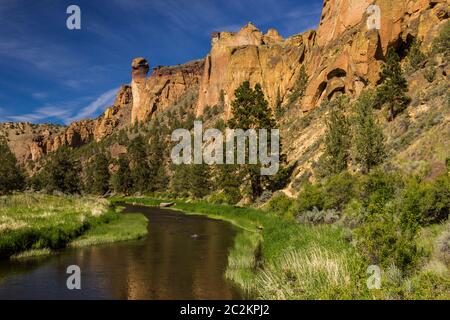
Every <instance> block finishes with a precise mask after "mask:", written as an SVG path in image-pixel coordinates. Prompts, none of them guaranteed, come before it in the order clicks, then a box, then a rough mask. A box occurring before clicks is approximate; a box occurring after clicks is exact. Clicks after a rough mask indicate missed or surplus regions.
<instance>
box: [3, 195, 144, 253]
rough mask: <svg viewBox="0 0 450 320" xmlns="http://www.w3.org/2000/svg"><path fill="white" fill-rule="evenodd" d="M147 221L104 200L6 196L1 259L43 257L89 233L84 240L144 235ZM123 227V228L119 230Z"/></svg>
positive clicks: (111, 239) (93, 241) (74, 197)
mask: <svg viewBox="0 0 450 320" xmlns="http://www.w3.org/2000/svg"><path fill="white" fill-rule="evenodd" d="M144 220H145V218H144V217H143V216H142V217H140V218H138V217H137V216H134V217H130V218H125V217H124V216H122V215H121V214H119V213H118V212H117V211H115V210H113V209H112V208H111V207H110V205H109V203H108V201H106V200H104V199H96V198H89V197H87V198H81V197H76V196H50V195H41V194H16V195H12V196H3V197H0V258H9V257H11V256H15V257H16V258H21V257H31V256H34V255H41V256H42V255H43V254H47V253H49V252H50V251H51V250H57V249H61V248H65V247H66V246H67V245H68V244H69V243H70V242H72V241H73V240H75V239H77V238H78V237H80V236H82V235H84V234H85V233H86V232H89V234H91V236H92V237H91V240H90V241H87V240H85V243H95V241H99V242H100V241H101V238H102V239H103V241H106V240H108V241H113V240H114V239H116V240H117V241H120V240H123V239H126V240H128V239H130V238H131V237H132V236H133V235H134V236H136V237H138V236H139V237H141V236H142V229H143V226H144V223H145V225H146V221H145V222H144ZM138 225H139V226H138ZM120 226H121V227H123V228H124V229H123V230H120V232H119V231H118V230H117V229H118V228H119V227H120ZM108 227H109V228H108ZM125 228H130V230H128V229H125ZM108 231H110V232H111V236H109V237H108V235H107V232H108ZM86 239H87V238H86Z"/></svg>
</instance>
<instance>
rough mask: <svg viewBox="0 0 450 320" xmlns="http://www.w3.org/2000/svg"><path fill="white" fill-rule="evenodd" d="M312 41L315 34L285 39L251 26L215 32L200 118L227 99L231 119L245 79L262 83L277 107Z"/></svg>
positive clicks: (199, 107) (200, 99)
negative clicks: (204, 112) (236, 92)
mask: <svg viewBox="0 0 450 320" xmlns="http://www.w3.org/2000/svg"><path fill="white" fill-rule="evenodd" d="M313 41H314V33H313V32H308V33H305V34H303V35H298V36H296V37H295V38H291V39H287V40H284V39H283V38H282V37H281V36H280V35H279V34H278V32H277V31H276V30H273V29H271V30H269V31H268V32H267V33H266V34H263V33H262V32H261V31H260V30H258V29H257V28H256V27H255V26H254V25H253V24H251V23H249V24H247V25H246V26H245V27H244V28H242V29H241V30H240V31H239V32H237V33H232V32H220V33H213V35H212V44H211V46H212V48H211V52H210V54H209V55H208V56H207V58H206V62H205V71H204V72H203V78H202V81H201V85H200V89H199V101H198V107H197V115H201V114H202V113H203V110H204V108H205V107H206V106H213V105H216V104H217V103H218V102H219V100H220V99H224V102H225V107H226V109H225V113H226V116H229V113H230V102H231V101H232V100H233V98H234V91H235V90H236V89H237V88H238V86H239V85H241V84H242V82H244V81H246V80H249V81H250V82H251V84H252V85H254V84H256V83H260V84H261V85H262V88H263V90H264V92H265V93H266V96H267V99H268V100H269V101H270V104H271V105H274V104H275V101H276V100H277V99H278V98H281V99H283V98H284V97H286V96H287V95H288V94H289V91H290V90H291V89H292V88H293V86H294V83H295V81H296V79H297V75H298V72H299V70H300V66H301V64H302V63H303V61H304V59H305V56H306V54H307V51H308V50H309V48H310V47H311V46H312V43H313Z"/></svg>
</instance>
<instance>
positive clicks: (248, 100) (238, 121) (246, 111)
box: [228, 81, 276, 200]
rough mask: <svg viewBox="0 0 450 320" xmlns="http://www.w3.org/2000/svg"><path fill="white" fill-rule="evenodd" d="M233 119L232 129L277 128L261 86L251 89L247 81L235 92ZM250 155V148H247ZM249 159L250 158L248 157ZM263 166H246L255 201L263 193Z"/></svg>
mask: <svg viewBox="0 0 450 320" xmlns="http://www.w3.org/2000/svg"><path fill="white" fill-rule="evenodd" d="M231 111H232V114H233V116H232V118H231V119H230V120H229V121H228V126H229V127H230V128H231V129H242V130H248V129H255V130H257V131H258V130H259V129H267V130H270V129H274V128H275V127H276V123H275V120H274V118H273V116H272V111H271V109H270V108H269V103H268V102H267V100H266V98H265V96H264V92H263V91H262V88H261V85H260V84H256V85H255V88H254V89H252V88H251V87H250V82H249V81H245V82H244V83H243V84H242V85H241V86H240V87H239V88H237V89H236V91H235V99H234V101H233V102H232V103H231ZM245 154H246V155H248V146H247V147H246V153H245ZM247 158H248V157H247ZM260 169H261V165H260V164H256V165H244V166H243V167H242V170H244V173H245V174H244V176H246V177H247V179H248V180H249V183H250V186H251V193H252V194H251V196H252V199H253V200H255V199H256V198H257V197H259V196H260V195H261V193H262V191H263V180H265V178H264V177H262V176H261V174H260Z"/></svg>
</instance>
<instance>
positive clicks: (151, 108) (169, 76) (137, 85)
mask: <svg viewBox="0 0 450 320" xmlns="http://www.w3.org/2000/svg"><path fill="white" fill-rule="evenodd" d="M135 61H136V60H135ZM140 63H143V64H144V65H145V63H144V62H142V61H141V62H140ZM133 65H134V63H133ZM203 65H204V60H198V61H193V62H189V63H186V64H184V65H179V66H174V67H157V68H154V69H153V72H152V74H151V75H150V77H149V78H148V79H146V70H145V68H144V69H142V68H141V69H140V71H139V72H138V71H135V68H134V67H133V81H132V84H131V87H132V93H133V108H132V116H131V122H132V123H137V122H145V121H147V120H149V119H150V117H151V116H152V114H153V113H154V112H156V111H157V110H164V109H165V108H167V107H168V106H171V105H172V104H174V103H176V102H177V101H178V100H179V99H180V98H181V97H182V96H183V95H184V94H185V93H186V92H187V90H189V89H190V88H193V87H195V86H198V84H199V82H200V79H201V76H202V73H203ZM144 73H145V75H144Z"/></svg>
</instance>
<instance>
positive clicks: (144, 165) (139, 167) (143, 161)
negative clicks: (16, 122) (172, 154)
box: [128, 135, 151, 193]
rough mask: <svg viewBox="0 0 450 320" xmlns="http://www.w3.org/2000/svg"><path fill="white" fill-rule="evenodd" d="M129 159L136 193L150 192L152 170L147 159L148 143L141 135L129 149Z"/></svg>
mask: <svg viewBox="0 0 450 320" xmlns="http://www.w3.org/2000/svg"><path fill="white" fill-rule="evenodd" d="M128 157H129V160H130V168H131V177H132V179H133V189H134V192H141V193H144V192H147V191H149V189H150V179H151V170H150V165H149V162H148V159H147V143H146V142H145V140H144V138H143V137H142V136H141V135H138V136H137V137H136V138H134V139H133V140H132V141H131V144H130V146H129V147H128Z"/></svg>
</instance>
